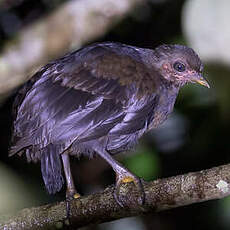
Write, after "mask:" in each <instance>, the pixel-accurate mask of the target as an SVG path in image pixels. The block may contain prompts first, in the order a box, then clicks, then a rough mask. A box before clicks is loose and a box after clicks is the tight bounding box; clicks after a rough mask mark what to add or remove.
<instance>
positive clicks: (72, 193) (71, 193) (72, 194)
mask: <svg viewBox="0 0 230 230" xmlns="http://www.w3.org/2000/svg"><path fill="white" fill-rule="evenodd" d="M79 197H80V194H79V193H77V191H76V190H75V189H71V190H67V191H66V218H67V219H69V217H70V211H71V209H70V203H71V201H73V200H74V199H78V198H79Z"/></svg>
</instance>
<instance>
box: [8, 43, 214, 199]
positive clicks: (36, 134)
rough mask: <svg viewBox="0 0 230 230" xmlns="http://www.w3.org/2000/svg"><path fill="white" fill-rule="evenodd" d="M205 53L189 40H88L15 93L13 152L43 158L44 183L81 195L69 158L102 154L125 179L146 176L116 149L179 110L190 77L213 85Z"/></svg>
mask: <svg viewBox="0 0 230 230" xmlns="http://www.w3.org/2000/svg"><path fill="white" fill-rule="evenodd" d="M202 70H203V65H202V63H201V61H200V59H199V57H198V55H197V54H196V53H195V52H194V51H193V50H192V49H191V48H188V47H186V46H182V45H161V46H158V47H157V48H156V49H154V50H151V49H143V48H138V47H134V46H129V45H124V44H120V43H113V42H105V43H97V44H93V45H89V46H87V47H85V48H82V49H80V50H77V51H75V52H72V53H70V54H67V55H66V56H64V57H62V58H60V59H57V60H55V61H53V62H50V63H49V64H47V65H46V66H44V67H43V68H42V69H41V70H40V71H38V72H37V73H36V74H35V75H34V76H33V77H32V78H31V79H30V80H29V81H28V82H27V83H26V84H25V85H23V86H22V87H21V89H20V90H19V93H18V94H17V96H16V99H15V102H14V106H13V113H14V123H13V135H12V146H11V149H10V156H12V155H14V154H18V155H20V156H21V155H22V154H26V157H27V160H28V161H29V162H30V161H33V162H37V161H41V171H42V176H43V180H44V183H45V186H46V188H47V190H48V192H49V193H50V194H54V193H56V192H58V191H60V189H61V188H62V186H63V183H64V179H63V175H62V171H63V169H64V174H65V179H66V183H67V191H66V197H67V199H71V198H73V197H75V198H76V197H78V196H79V195H78V193H77V191H76V189H75V186H74V183H73V179H72V175H71V170H70V162H69V157H70V156H71V155H73V156H80V155H86V156H88V157H92V156H93V155H95V154H98V155H99V156H101V157H102V158H104V159H105V160H106V161H107V162H108V163H109V164H110V165H111V166H112V168H113V170H114V171H115V173H116V191H115V198H116V200H117V201H118V203H119V201H120V200H119V189H120V185H121V184H122V183H127V182H134V183H135V184H136V186H137V187H138V188H139V189H140V190H141V182H140V180H139V178H138V177H136V176H135V175H133V174H132V173H131V172H130V171H128V170H127V169H126V168H125V167H123V166H122V165H121V164H120V163H119V162H117V161H116V160H115V159H114V158H113V155H115V154H117V153H120V152H123V151H127V150H130V149H132V148H133V147H134V146H135V145H136V144H137V142H138V139H139V138H140V137H141V136H142V135H143V134H144V133H145V132H147V131H148V130H150V129H153V128H155V127H158V126H159V125H160V124H161V123H162V122H163V121H164V120H165V119H166V118H167V116H168V115H169V113H170V112H171V111H172V109H173V106H174V102H175V100H176V97H177V94H178V91H179V89H180V88H181V87H182V86H183V85H184V84H186V83H189V82H191V83H200V84H201V85H204V86H207V87H209V85H208V83H207V82H206V80H205V79H204V78H203V77H202V75H201V74H202Z"/></svg>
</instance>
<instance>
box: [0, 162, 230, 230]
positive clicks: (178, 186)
mask: <svg viewBox="0 0 230 230" xmlns="http://www.w3.org/2000/svg"><path fill="white" fill-rule="evenodd" d="M143 184H144V191H145V196H146V197H145V204H144V205H143V206H137V205H136V201H135V196H136V193H135V186H134V185H133V184H132V183H128V184H125V185H124V186H123V189H122V191H123V192H122V195H124V198H125V199H126V200H127V204H126V205H125V207H123V208H122V207H120V206H119V205H118V204H117V203H116V201H115V199H114V196H113V191H114V187H113V186H110V187H108V188H106V189H105V190H104V191H102V192H100V193H96V194H93V195H89V196H83V197H81V198H79V199H76V200H73V201H72V202H71V215H70V222H71V226H74V227H75V228H77V227H82V226H86V225H88V224H99V223H103V222H107V221H112V220H116V219H120V218H124V217H129V216H135V215H140V214H144V213H150V212H159V211H163V210H167V209H172V208H176V207H179V206H185V205H189V204H193V203H198V202H203V201H207V200H213V199H220V198H223V197H226V196H228V195H230V164H227V165H222V166H219V167H214V168H211V169H208V170H202V171H199V172H193V173H188V174H184V175H179V176H175V177H169V178H165V179H158V180H155V181H151V182H143ZM65 220H66V205H65V202H60V203H55V204H49V205H45V206H41V207H35V208H29V209H24V210H21V211H19V212H18V213H17V214H16V215H15V216H12V217H10V218H8V219H7V220H5V221H2V223H0V229H4V230H9V229H10V230H14V229H15V230H16V229H17V230H24V229H28V230H29V229H50V228H52V227H54V226H55V225H56V226H57V225H59V226H60V225H61V224H63V223H64V221H65Z"/></svg>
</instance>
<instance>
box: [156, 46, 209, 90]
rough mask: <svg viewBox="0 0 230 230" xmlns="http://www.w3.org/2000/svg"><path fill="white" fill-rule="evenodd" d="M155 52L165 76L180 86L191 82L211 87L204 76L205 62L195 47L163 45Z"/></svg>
mask: <svg viewBox="0 0 230 230" xmlns="http://www.w3.org/2000/svg"><path fill="white" fill-rule="evenodd" d="M155 52H156V56H157V58H158V68H159V72H160V73H161V76H162V77H163V78H165V79H166V80H168V81H170V82H172V83H174V84H175V85H179V86H182V85H184V84H186V83H189V82H191V83H199V84H201V85H203V86H206V87H208V88H209V84H208V82H207V81H206V80H205V79H204V77H203V76H202V71H203V64H202V62H201V60H200V58H199V57H198V55H197V54H196V53H195V51H194V50H193V49H191V48H188V47H186V46H182V45H161V46H158V47H157V48H156V49H155Z"/></svg>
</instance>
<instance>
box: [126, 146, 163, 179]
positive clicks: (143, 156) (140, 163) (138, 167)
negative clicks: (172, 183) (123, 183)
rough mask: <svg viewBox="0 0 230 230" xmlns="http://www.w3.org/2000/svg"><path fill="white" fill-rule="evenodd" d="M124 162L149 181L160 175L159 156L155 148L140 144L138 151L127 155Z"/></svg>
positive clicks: (136, 173)
mask: <svg viewBox="0 0 230 230" xmlns="http://www.w3.org/2000/svg"><path fill="white" fill-rule="evenodd" d="M122 163H123V164H124V165H125V166H126V167H127V168H128V169H129V170H130V171H131V172H133V173H134V174H135V175H137V176H139V177H141V178H143V179H144V180H147V181H149V180H153V179H154V178H156V177H157V175H159V170H160V168H159V167H160V164H159V158H158V156H157V154H156V153H154V151H153V149H148V148H147V147H146V146H139V148H138V149H137V150H136V153H135V154H133V155H132V156H128V157H126V158H125V159H124V160H123V161H122Z"/></svg>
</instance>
